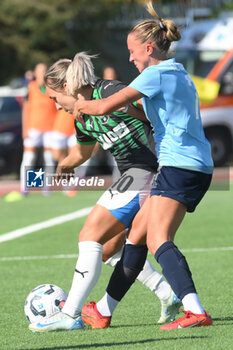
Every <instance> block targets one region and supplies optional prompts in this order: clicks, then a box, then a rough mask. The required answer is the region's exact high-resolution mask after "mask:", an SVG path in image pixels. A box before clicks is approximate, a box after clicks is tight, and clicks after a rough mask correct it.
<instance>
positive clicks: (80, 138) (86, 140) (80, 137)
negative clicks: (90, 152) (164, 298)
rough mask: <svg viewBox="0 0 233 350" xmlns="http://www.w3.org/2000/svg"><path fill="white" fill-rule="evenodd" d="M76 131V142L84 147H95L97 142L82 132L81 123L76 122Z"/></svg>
mask: <svg viewBox="0 0 233 350" xmlns="http://www.w3.org/2000/svg"><path fill="white" fill-rule="evenodd" d="M74 126H75V130H76V141H77V143H79V144H82V145H94V144H95V143H96V142H97V140H96V139H94V138H93V137H91V136H90V135H87V134H85V133H83V132H82V130H81V129H80V128H79V123H78V122H75V123H74Z"/></svg>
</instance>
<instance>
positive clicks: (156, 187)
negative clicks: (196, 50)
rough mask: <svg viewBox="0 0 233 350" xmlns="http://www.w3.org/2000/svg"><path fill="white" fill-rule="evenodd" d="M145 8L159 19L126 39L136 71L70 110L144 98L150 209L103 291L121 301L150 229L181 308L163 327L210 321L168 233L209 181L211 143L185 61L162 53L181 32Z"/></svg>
mask: <svg viewBox="0 0 233 350" xmlns="http://www.w3.org/2000/svg"><path fill="white" fill-rule="evenodd" d="M147 9H148V11H149V13H150V14H151V15H152V16H154V17H155V18H156V20H153V19H149V20H145V21H142V22H140V23H139V24H137V25H135V27H134V28H133V29H132V30H131V32H130V33H129V35H128V39H127V45H128V49H129V53H130V58H129V60H130V62H133V63H134V64H135V66H136V68H137V69H138V71H139V73H140V74H139V76H138V77H137V78H136V79H135V80H134V81H133V82H132V83H131V84H130V85H129V86H128V87H126V88H124V89H122V90H121V91H119V92H118V93H116V94H114V95H113V96H110V97H108V98H106V99H103V100H101V101H81V100H78V101H77V103H76V106H75V113H74V114H75V115H76V116H78V115H79V114H80V113H90V114H95V115H102V114H108V113H110V112H112V111H114V110H116V109H117V108H120V107H121V106H125V105H127V104H128V103H131V102H132V101H135V100H138V99H140V98H142V100H143V106H144V110H145V113H146V116H147V118H148V119H149V120H150V122H151V125H152V127H153V131H154V139H155V142H156V151H157V157H158V162H159V172H158V174H157V176H156V177H155V180H154V183H153V185H152V190H151V197H150V199H149V201H148V202H149V205H147V207H148V216H147V217H146V216H143V218H144V221H145V222H144V227H143V224H142V222H141V221H140V225H136V222H135V224H133V227H132V230H131V232H130V234H129V237H128V238H129V241H130V242H131V243H133V244H134V245H132V246H131V245H130V244H128V245H126V246H125V250H124V253H123V255H122V259H121V262H120V263H118V264H117V266H116V268H115V271H114V273H113V275H112V278H111V280H110V284H109V286H108V288H107V293H108V295H109V296H111V297H112V299H113V300H117V301H119V300H121V298H122V297H123V295H124V294H125V293H126V291H127V290H128V288H129V286H127V288H125V285H126V283H125V282H124V283H121V281H122V280H123V281H124V280H129V278H128V276H131V281H133V272H132V274H131V272H130V271H129V268H130V267H131V268H132V266H133V261H132V259H134V256H133V252H134V250H135V249H136V247H137V246H136V244H143V237H145V233H146V232H147V241H146V242H147V246H148V248H149V250H150V251H151V253H152V254H153V255H154V256H155V259H156V260H157V261H158V262H159V264H160V265H161V267H162V270H163V274H164V276H165V277H166V279H167V281H168V282H169V284H170V285H171V287H172V289H173V291H174V292H175V294H176V295H177V296H178V297H179V298H180V299H181V300H182V303H183V306H184V310H185V316H184V317H182V318H180V319H178V320H176V321H174V322H172V323H170V324H168V325H165V326H162V327H161V329H174V328H185V327H196V326H198V327H200V326H208V325H211V324H212V320H211V317H210V316H209V315H208V314H207V313H206V312H205V311H204V309H203V307H202V305H201V303H200V301H199V298H198V296H197V292H196V289H195V286H194V283H193V280H192V277H191V272H190V270H189V267H188V264H187V262H186V259H185V257H184V256H183V254H182V253H181V252H180V251H179V250H178V248H177V247H176V246H175V244H174V243H173V240H174V237H175V234H176V231H177V229H178V228H179V226H180V224H181V222H182V220H183V218H184V216H185V213H186V212H193V211H194V210H195V208H196V206H197V205H198V203H199V202H200V200H201V199H202V197H203V196H204V194H205V192H206V191H207V189H208V187H209V185H210V182H211V178H212V172H213V161H212V158H211V150H210V145H209V142H208V141H207V140H206V138H205V136H204V132H203V128H202V124H201V116H200V109H199V100H198V95H197V92H196V89H195V86H194V84H193V82H192V80H191V78H190V76H189V74H188V73H187V72H186V71H185V69H184V68H183V66H182V65H181V64H179V63H176V61H175V59H168V58H167V52H168V49H169V47H170V44H171V42H172V41H177V40H179V39H180V37H181V35H180V32H179V30H178V29H177V28H176V26H175V24H174V22H173V21H171V20H164V19H162V18H160V17H159V16H158V15H157V13H156V12H155V10H154V8H153V6H152V3H151V2H149V3H148V4H147ZM143 207H144V206H143ZM143 207H142V210H143ZM147 218H148V220H147ZM146 221H147V224H146ZM146 225H147V226H146ZM144 242H145V241H144ZM126 268H127V269H128V270H127V272H126ZM88 309H89V312H90V315H92V314H93V310H94V312H95V308H94V307H93V305H90V306H89V307H85V314H86V315H88Z"/></svg>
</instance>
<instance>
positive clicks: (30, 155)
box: [20, 129, 42, 194]
mask: <svg viewBox="0 0 233 350" xmlns="http://www.w3.org/2000/svg"><path fill="white" fill-rule="evenodd" d="M23 143H24V151H23V159H22V162H21V166H20V192H21V193H22V194H26V193H27V192H28V191H27V188H26V170H27V169H29V170H31V169H32V168H33V167H34V166H35V162H36V157H37V152H38V148H39V147H40V146H41V144H42V140H41V133H40V131H38V130H35V129H29V130H28V137H27V138H26V139H24V141H23Z"/></svg>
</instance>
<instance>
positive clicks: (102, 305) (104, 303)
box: [96, 293, 119, 316]
mask: <svg viewBox="0 0 233 350" xmlns="http://www.w3.org/2000/svg"><path fill="white" fill-rule="evenodd" d="M118 303H119V301H117V300H116V299H113V298H112V297H111V296H110V295H109V294H108V293H105V294H104V296H103V298H102V299H100V301H98V303H97V304H96V307H97V310H98V311H99V312H100V313H101V315H103V316H112V314H113V311H114V310H115V308H116V307H117V305H118Z"/></svg>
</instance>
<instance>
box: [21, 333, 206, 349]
mask: <svg viewBox="0 0 233 350" xmlns="http://www.w3.org/2000/svg"><path fill="white" fill-rule="evenodd" d="M207 338H208V337H207V336H188V337H182V338H181V337H176V338H160V339H153V338H152V339H144V340H138V341H133V342H132V341H124V342H111V343H93V344H78V345H72V346H55V347H46V348H45V347H41V348H34V349H32V348H25V349H21V350H66V349H67V350H68V349H69V350H71V349H99V348H100V349H101V348H103V347H106V346H109V347H110V346H111V347H114V346H126V345H133V344H135V345H137V344H148V343H157V342H160V341H166V340H168V341H171V340H179V341H180V340H188V339H191V340H196V339H207ZM15 350H17V349H15Z"/></svg>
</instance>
